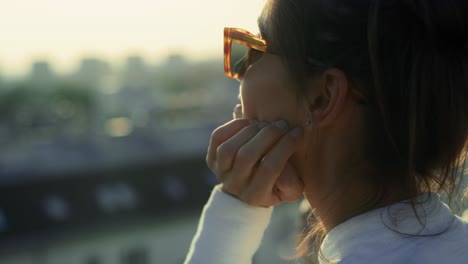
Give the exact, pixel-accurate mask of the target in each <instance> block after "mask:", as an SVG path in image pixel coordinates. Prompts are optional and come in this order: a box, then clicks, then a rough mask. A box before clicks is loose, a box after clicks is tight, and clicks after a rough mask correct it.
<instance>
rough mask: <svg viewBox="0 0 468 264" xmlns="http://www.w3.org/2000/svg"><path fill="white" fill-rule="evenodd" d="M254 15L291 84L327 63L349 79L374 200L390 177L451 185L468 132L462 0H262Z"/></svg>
mask: <svg viewBox="0 0 468 264" xmlns="http://www.w3.org/2000/svg"><path fill="white" fill-rule="evenodd" d="M259 22H260V23H259V25H260V30H261V31H266V30H264V29H262V27H263V25H268V29H269V30H268V32H262V34H266V36H265V37H266V39H267V40H268V41H269V42H270V43H271V45H272V47H273V49H275V52H277V53H278V54H281V55H282V57H283V59H284V62H285V64H286V66H287V68H288V69H289V72H290V75H291V77H292V79H293V80H295V81H297V83H299V84H303V83H304V81H305V80H306V79H307V78H308V77H310V76H311V75H313V74H319V73H320V72H322V71H324V70H326V69H328V68H331V67H335V68H339V69H341V70H342V71H343V72H344V73H345V74H346V75H347V77H348V80H349V81H350V82H352V83H353V84H357V85H356V86H357V89H359V91H360V93H361V94H363V95H364V97H365V104H364V106H363V109H364V115H365V116H364V118H365V128H364V133H365V146H363V147H364V150H365V153H366V157H367V161H368V163H369V166H370V167H371V168H372V169H373V170H374V171H375V172H376V173H375V175H373V176H375V177H377V178H374V179H373V180H374V181H375V182H376V183H377V184H379V186H380V187H381V195H380V198H382V197H384V194H385V192H387V191H389V190H387V189H386V187H387V186H389V185H390V183H392V184H395V183H397V184H399V185H400V186H401V188H402V189H403V190H412V189H416V192H417V193H415V194H420V193H423V192H428V191H437V192H439V191H441V190H443V191H445V192H446V193H447V194H448V196H449V197H452V195H453V194H455V193H456V192H457V187H458V186H459V182H460V179H461V178H462V176H463V173H464V168H465V156H466V155H465V149H466V145H467V144H466V142H467V135H468V41H467V38H468V1H466V0H443V1H440V0H270V1H269V2H268V3H267V5H266V6H265V9H264V12H263V14H262V16H261V17H260V19H259ZM305 58H309V59H305ZM314 62H320V63H314ZM298 87H299V89H303V87H304V86H303V85H302V86H301V85H298ZM298 92H303V91H298Z"/></svg>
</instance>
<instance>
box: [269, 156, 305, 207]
mask: <svg viewBox="0 0 468 264" xmlns="http://www.w3.org/2000/svg"><path fill="white" fill-rule="evenodd" d="M275 187H276V189H277V192H278V195H279V197H280V199H281V201H287V202H294V201H296V200H297V199H299V198H301V197H302V193H303V192H304V183H303V182H302V180H301V178H299V175H298V174H297V172H296V170H295V169H294V167H293V166H292V165H291V164H290V163H289V162H286V164H285V166H284V168H283V171H282V172H281V174H280V176H279V177H278V179H277V180H276V183H275Z"/></svg>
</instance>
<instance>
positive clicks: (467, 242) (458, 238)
mask: <svg viewBox="0 0 468 264" xmlns="http://www.w3.org/2000/svg"><path fill="white" fill-rule="evenodd" d="M382 235H384V234H382ZM392 237H393V238H392ZM386 238H387V239H379V240H372V243H365V244H360V245H359V247H354V248H353V250H352V251H347V252H344V253H345V254H343V255H342V256H341V258H340V261H338V263H343V264H354V263H382V264H387V263H388V264H390V263H425V264H426V263H428V264H431V263H434V264H435V263H454V264H457V263H460V264H461V263H466V260H467V259H468V250H467V248H468V222H465V221H462V220H461V219H460V218H458V217H455V219H454V222H453V224H452V225H451V226H450V228H449V229H447V230H446V231H445V232H443V233H441V234H434V235H432V236H402V235H397V236H386Z"/></svg>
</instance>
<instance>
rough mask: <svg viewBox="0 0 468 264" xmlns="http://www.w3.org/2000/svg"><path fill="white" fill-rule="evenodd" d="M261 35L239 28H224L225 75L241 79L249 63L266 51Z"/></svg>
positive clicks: (265, 44)
mask: <svg viewBox="0 0 468 264" xmlns="http://www.w3.org/2000/svg"><path fill="white" fill-rule="evenodd" d="M267 51H268V49H267V43H266V41H265V40H264V39H262V38H261V37H259V36H257V35H254V34H252V33H250V32H248V31H247V30H244V29H240V28H224V72H225V73H226V76H227V77H230V78H235V79H239V80H240V79H242V77H243V76H244V73H245V71H246V70H247V69H248V68H249V66H250V65H252V64H253V63H255V62H256V61H257V60H258V59H260V58H261V57H262V55H263V53H266V52H267Z"/></svg>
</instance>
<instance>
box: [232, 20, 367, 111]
mask: <svg viewBox="0 0 468 264" xmlns="http://www.w3.org/2000/svg"><path fill="white" fill-rule="evenodd" d="M233 41H236V42H238V43H240V44H243V45H245V46H247V47H249V48H251V49H255V50H258V51H261V52H264V53H270V52H268V46H267V42H266V40H264V39H262V38H261V37H259V36H256V35H254V34H252V33H250V32H249V31H247V30H245V29H241V28H230V27H225V28H224V73H225V74H226V76H227V77H229V78H234V79H239V77H240V76H239V74H238V73H233V72H232V69H231V46H232V42H233ZM307 62H309V63H312V64H317V65H323V63H321V62H319V61H317V60H314V59H312V58H307ZM351 93H352V95H353V97H354V98H355V99H356V100H357V101H358V102H359V103H361V104H366V99H365V97H364V95H363V94H362V92H361V91H359V89H357V87H355V85H352V86H351Z"/></svg>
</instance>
